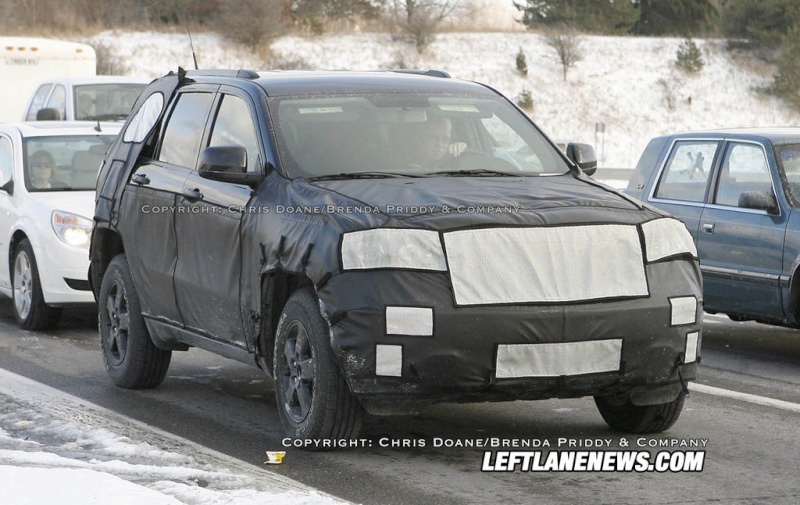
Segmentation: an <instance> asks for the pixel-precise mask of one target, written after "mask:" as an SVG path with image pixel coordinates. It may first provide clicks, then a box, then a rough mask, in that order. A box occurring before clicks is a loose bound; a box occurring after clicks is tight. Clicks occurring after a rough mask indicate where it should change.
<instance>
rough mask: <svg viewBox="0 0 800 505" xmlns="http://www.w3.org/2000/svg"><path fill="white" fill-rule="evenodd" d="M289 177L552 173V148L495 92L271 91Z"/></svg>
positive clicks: (555, 167)
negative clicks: (276, 93)
mask: <svg viewBox="0 0 800 505" xmlns="http://www.w3.org/2000/svg"><path fill="white" fill-rule="evenodd" d="M269 107H270V112H271V114H272V117H273V120H274V122H275V125H276V132H275V134H276V137H277V142H278V149H279V154H280V157H281V162H282V164H283V166H284V169H285V171H286V174H287V175H288V176H289V177H306V178H317V177H323V178H332V177H338V176H341V177H343V178H348V177H359V174H360V176H362V177H364V176H371V177H379V176H380V175H381V174H386V176H394V177H397V176H410V177H414V176H417V177H418V176H427V175H453V176H459V175H500V176H501V175H554V174H563V173H565V172H567V171H568V170H569V168H568V167H567V165H566V163H565V161H564V160H563V159H562V158H561V156H560V155H559V153H558V152H557V150H556V148H555V147H554V146H553V145H552V144H550V143H549V142H548V141H547V140H546V139H545V138H544V136H543V135H542V134H541V133H540V132H539V131H538V130H537V129H536V128H535V127H534V126H533V125H532V124H531V123H530V122H529V121H528V119H527V118H526V117H525V116H524V115H523V114H522V113H520V112H519V111H518V110H517V109H515V108H514V107H513V106H511V105H510V104H509V103H508V102H506V101H505V100H503V99H502V98H501V97H497V98H486V97H480V98H478V97H470V96H451V95H448V96H440V95H436V96H432V95H425V94H413V93H403V94H398V93H376V94H370V95H362V96H352V95H336V96H320V97H272V98H270V99H269Z"/></svg>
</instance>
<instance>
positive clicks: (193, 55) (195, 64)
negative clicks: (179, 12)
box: [184, 20, 200, 70]
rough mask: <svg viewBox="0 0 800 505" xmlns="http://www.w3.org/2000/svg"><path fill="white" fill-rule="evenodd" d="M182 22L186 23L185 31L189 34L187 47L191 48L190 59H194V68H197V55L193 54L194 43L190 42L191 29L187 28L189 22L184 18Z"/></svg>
mask: <svg viewBox="0 0 800 505" xmlns="http://www.w3.org/2000/svg"><path fill="white" fill-rule="evenodd" d="M184 23H185V24H186V33H188V34H189V47H191V48H192V59H193V60H194V69H195V70H199V69H200V67H198V66H197V55H195V54H194V43H193V42H192V31H191V30H189V23H187V22H186V20H184Z"/></svg>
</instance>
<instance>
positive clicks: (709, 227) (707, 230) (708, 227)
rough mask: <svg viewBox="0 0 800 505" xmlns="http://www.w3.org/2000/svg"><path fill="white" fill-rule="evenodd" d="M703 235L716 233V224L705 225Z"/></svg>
mask: <svg viewBox="0 0 800 505" xmlns="http://www.w3.org/2000/svg"><path fill="white" fill-rule="evenodd" d="M703 233H708V234H709V235H710V234H712V233H714V223H703Z"/></svg>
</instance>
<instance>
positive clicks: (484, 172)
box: [425, 168, 525, 177]
mask: <svg viewBox="0 0 800 505" xmlns="http://www.w3.org/2000/svg"><path fill="white" fill-rule="evenodd" d="M425 175H429V176H430V175H447V176H464V175H481V176H483V175H485V176H495V175H502V176H506V177H519V176H523V175H525V174H523V173H516V174H512V173H509V172H501V171H499V170H489V169H486V168H473V169H470V170H441V171H439V172H432V173H429V174H425Z"/></svg>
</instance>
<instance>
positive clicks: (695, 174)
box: [653, 140, 719, 202]
mask: <svg viewBox="0 0 800 505" xmlns="http://www.w3.org/2000/svg"><path fill="white" fill-rule="evenodd" d="M718 148H719V142H713V141H707V140H704V141H694V140H693V141H688V140H686V141H678V142H676V143H675V144H674V145H673V146H672V152H671V153H670V155H669V158H667V163H666V165H665V166H664V170H663V171H662V172H661V179H660V180H659V181H658V186H657V187H656V191H655V193H654V195H653V196H655V197H656V198H664V199H667V200H682V201H686V202H702V201H703V198H704V197H705V193H706V187H707V186H708V181H709V173H710V170H711V163H712V162H713V161H714V156H715V155H716V153H717V149H718Z"/></svg>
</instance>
